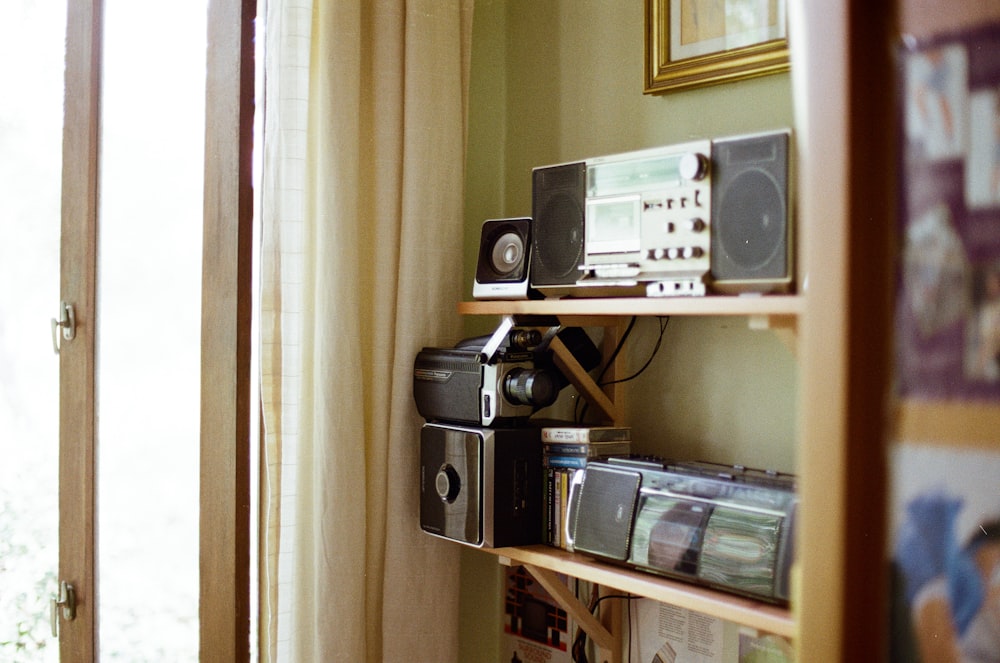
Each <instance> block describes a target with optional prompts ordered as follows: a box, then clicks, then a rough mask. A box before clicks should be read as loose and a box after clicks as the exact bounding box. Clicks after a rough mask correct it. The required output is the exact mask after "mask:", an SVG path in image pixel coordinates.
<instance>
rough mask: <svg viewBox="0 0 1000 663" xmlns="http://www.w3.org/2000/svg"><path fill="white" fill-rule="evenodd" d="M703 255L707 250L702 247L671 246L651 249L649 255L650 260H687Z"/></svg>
mask: <svg viewBox="0 0 1000 663" xmlns="http://www.w3.org/2000/svg"><path fill="white" fill-rule="evenodd" d="M703 255H705V249H703V248H701V247H700V246H671V247H669V248H666V249H650V250H649V252H648V253H647V256H648V257H649V259H650V260H686V259H691V258H700V257H702V256H703Z"/></svg>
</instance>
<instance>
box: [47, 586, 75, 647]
mask: <svg viewBox="0 0 1000 663" xmlns="http://www.w3.org/2000/svg"><path fill="white" fill-rule="evenodd" d="M51 608H52V609H51V612H50V613H49V620H50V621H51V623H52V637H53V638H58V637H59V613H60V612H61V613H62V618H63V619H65V620H66V621H68V622H71V621H73V620H74V619H76V590H75V589H73V585H71V584H69V583H68V582H66V581H65V580H63V581H62V582H60V583H59V596H53V597H52V603H51Z"/></svg>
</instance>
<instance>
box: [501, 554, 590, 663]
mask: <svg viewBox="0 0 1000 663" xmlns="http://www.w3.org/2000/svg"><path fill="white" fill-rule="evenodd" d="M505 575H506V578H505V583H504V590H505V591H504V625H503V634H502V639H501V640H502V642H501V646H502V650H503V651H502V652H501V660H503V661H505V662H507V661H509V662H510V663H539V662H543V663H572V660H573V659H572V656H571V651H570V650H571V645H570V637H571V636H570V634H571V633H572V632H573V628H574V627H573V623H572V620H571V619H570V618H569V616H568V615H567V614H566V611H565V610H563V609H562V608H560V607H559V605H558V604H557V603H556V602H555V600H553V598H552V597H551V596H550V595H549V593H548V592H547V591H545V588H544V587H542V586H541V585H540V584H538V583H537V582H536V581H535V579H534V578H533V577H532V576H531V574H530V573H528V571H527V570H526V569H525V568H524V567H523V566H511V567H508V568H507V569H506V572H505Z"/></svg>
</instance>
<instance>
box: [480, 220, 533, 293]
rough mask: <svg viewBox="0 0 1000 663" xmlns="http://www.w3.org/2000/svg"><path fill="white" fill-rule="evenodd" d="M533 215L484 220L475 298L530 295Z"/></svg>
mask: <svg viewBox="0 0 1000 663" xmlns="http://www.w3.org/2000/svg"><path fill="white" fill-rule="evenodd" d="M530 251H531V219H529V218H518V219H489V220H487V221H484V222H483V230H482V234H481V236H480V240H479V262H478V263H477V264H476V281H475V283H473V285H472V296H473V297H474V298H476V299H527V297H528V255H529V253H530Z"/></svg>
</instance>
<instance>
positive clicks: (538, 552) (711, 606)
mask: <svg viewBox="0 0 1000 663" xmlns="http://www.w3.org/2000/svg"><path fill="white" fill-rule="evenodd" d="M804 307H805V303H804V300H803V298H802V297H801V296H797V295H768V296H708V297H690V298H687V297H678V298H637V297H622V298H593V299H584V298H566V299H546V300H522V301H473V302H460V303H459V304H458V312H459V313H460V314H462V315H495V316H514V317H515V318H517V317H518V316H525V317H526V316H554V317H556V318H558V319H559V321H560V323H561V324H564V325H573V326H584V327H587V326H590V327H604V328H605V329H606V330H612V331H613V332H615V333H612V334H606V335H605V343H606V344H608V343H613V342H614V340H615V339H616V338H617V332H620V331H621V329H622V327H623V321H625V320H627V318H629V317H631V316H675V315H681V316H737V317H745V318H747V320H748V324H749V326H750V327H751V328H754V329H770V330H772V331H774V332H775V333H777V334H778V335H779V336H780V337H781V338H782V340H783V341H784V342H785V343H786V344H788V345H789V346H790V347H792V349H793V352H794V350H795V347H796V345H797V341H796V336H797V333H798V322H799V318H800V316H801V315H802V313H803V310H804ZM552 349H553V351H554V354H555V356H556V362H557V364H558V365H559V367H560V369H562V370H563V372H564V373H565V374H566V375H567V377H568V378H569V380H570V382H572V383H573V385H574V386H575V387H576V388H577V391H578V392H579V393H580V395H581V396H582V397H583V398H585V399H587V400H588V401H589V402H590V403H591V405H592V406H595V407H597V408H598V410H599V411H600V412H601V413H602V414H603V415H604V418H605V419H606V420H607V421H608V422H611V423H619V424H620V423H624V421H623V408H622V394H621V392H620V390H617V389H615V388H610V389H606V390H601V389H600V388H599V387H597V385H595V384H594V383H593V381H592V380H591V379H590V377H589V375H587V373H586V372H585V371H583V369H582V368H580V366H579V365H578V364H577V363H576V361H575V359H574V358H573V356H572V354H570V353H569V352H568V351H563V350H564V348H562V347H560V346H558V345H553V347H552ZM605 349H606V350H607V349H608V348H607V347H606V348H605ZM484 550H485V551H486V552H488V553H491V554H494V555H496V556H497V557H498V558H499V560H500V562H501V563H502V564H505V565H508V566H511V565H522V566H524V567H525V568H526V569H527V570H528V572H529V573H531V574H532V575H533V576H534V577H535V579H536V580H538V582H539V583H540V584H541V585H542V586H543V587H545V588H546V589H547V590H548V591H549V593H550V594H551V595H552V596H553V598H554V599H555V600H556V601H557V602H559V604H560V606H561V607H562V608H563V609H565V610H566V612H567V613H569V614H570V615H572V616H573V618H574V619H575V620H576V622H577V623H578V624H580V625H581V627H582V628H583V629H584V630H585V631H587V633H588V634H589V635H590V636H591V638H592V639H593V640H594V642H595V643H596V644H597V646H598V648H599V649H600V650H601V651H602V654H603V656H604V659H603V660H606V661H609V662H610V663H621V655H622V633H621V616H620V614H619V613H618V612H617V611H616V612H615V613H614V614H613V615H611V617H610V618H605V619H604V620H603V621H598V620H597V619H596V618H594V617H593V616H592V615H591V614H590V612H589V611H588V610H587V609H586V607H585V606H584V605H583V604H582V603H581V602H580V601H579V600H577V599H576V597H575V596H573V594H572V592H570V591H569V590H568V589H567V588H566V586H565V585H564V584H563V583H562V582H561V581H560V580H559V577H558V575H557V574H564V575H566V576H570V577H574V578H579V579H581V580H586V581H588V582H592V583H595V584H597V585H599V586H601V587H602V588H603V589H604V590H605V591H607V590H609V589H610V590H614V591H615V592H626V593H628V594H631V595H634V596H637V597H644V598H650V599H654V600H657V601H660V602H662V603H668V604H671V605H675V606H678V607H681V608H686V609H690V610H694V611H697V612H701V613H704V614H708V615H712V616H714V617H718V618H720V619H724V620H726V621H730V622H734V623H737V624H740V625H742V626H747V627H751V628H755V629H759V630H761V631H764V632H767V633H773V634H777V635H781V636H784V637H788V638H792V637H793V636H795V634H796V620H795V618H794V616H793V613H792V610H791V609H790V608H788V607H784V606H778V605H773V604H769V603H765V602H763V601H758V600H754V599H751V598H746V597H742V596H738V595H735V594H730V593H727V592H723V591H717V590H713V589H710V588H705V587H700V586H697V585H693V584H689V583H684V582H679V581H674V580H671V579H669V578H665V577H662V576H658V575H655V574H652V573H646V572H641V571H636V570H632V569H629V568H626V567H624V566H616V565H613V564H608V563H604V562H601V561H598V560H595V559H593V558H591V557H589V556H585V555H580V554H575V553H571V552H567V551H565V550H562V549H559V548H555V547H552V546H547V545H535V546H524V547H513V548H497V549H484Z"/></svg>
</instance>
